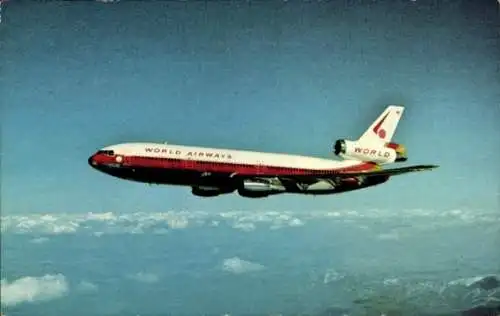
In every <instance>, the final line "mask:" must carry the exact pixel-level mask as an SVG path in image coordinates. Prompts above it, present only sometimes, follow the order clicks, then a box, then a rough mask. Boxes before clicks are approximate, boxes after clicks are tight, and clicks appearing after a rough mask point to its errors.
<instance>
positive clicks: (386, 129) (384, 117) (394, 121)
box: [358, 105, 404, 145]
mask: <svg viewBox="0 0 500 316" xmlns="http://www.w3.org/2000/svg"><path fill="white" fill-rule="evenodd" d="M403 111H404V107H403V106H398V105H389V106H388V107H387V108H386V109H385V110H384V112H382V114H380V116H379V117H378V118H377V119H376V120H375V121H374V122H373V123H372V125H371V126H370V127H369V128H368V129H367V130H366V131H365V132H364V133H363V135H361V137H360V138H359V139H358V142H361V143H365V144H371V145H378V144H385V143H388V142H390V141H391V139H392V136H393V135H394V132H395V131H396V128H397V126H398V123H399V119H400V118H401V116H402V115H403Z"/></svg>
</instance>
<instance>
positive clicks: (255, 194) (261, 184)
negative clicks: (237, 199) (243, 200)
mask: <svg viewBox="0 0 500 316" xmlns="http://www.w3.org/2000/svg"><path fill="white" fill-rule="evenodd" d="M283 191H285V188H284V187H283V186H282V185H281V184H278V183H270V182H268V181H267V180H262V181H258V180H245V181H243V183H242V185H241V187H240V188H239V189H238V193H239V194H240V195H241V196H244V197H249V198H259V197H266V196H269V195H271V194H276V193H279V192H283Z"/></svg>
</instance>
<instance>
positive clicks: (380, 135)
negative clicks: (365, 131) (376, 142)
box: [373, 112, 389, 139]
mask: <svg viewBox="0 0 500 316" xmlns="http://www.w3.org/2000/svg"><path fill="white" fill-rule="evenodd" d="M388 115H389V112H387V114H386V115H385V116H384V117H383V118H382V119H381V120H380V122H378V123H377V125H375V127H374V128H373V131H374V132H375V134H377V135H378V137H380V138H382V139H383V138H385V134H386V132H385V129H381V130H379V129H380V127H381V126H382V124H383V123H384V121H385V119H386V118H387V116H388Z"/></svg>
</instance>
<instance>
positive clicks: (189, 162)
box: [88, 105, 438, 198]
mask: <svg viewBox="0 0 500 316" xmlns="http://www.w3.org/2000/svg"><path fill="white" fill-rule="evenodd" d="M403 111H404V107H403V106H398V105H389V106H387V107H386V109H385V110H384V111H383V112H382V114H380V116H379V117H378V118H377V119H376V120H375V121H374V122H373V123H372V125H371V126H370V127H369V128H368V129H367V130H366V131H365V132H364V133H363V134H362V135H361V136H360V137H359V138H358V139H357V140H355V141H352V140H347V139H338V140H336V141H335V143H334V145H333V148H332V151H333V153H334V154H335V156H337V157H340V158H341V159H342V160H333V159H324V158H316V157H308V156H299V155H290V154H283V153H266V152H256V151H248V150H231V149H221V148H206V147H191V146H182V145H175V144H169V143H146V142H144V143H122V144H117V145H112V146H108V147H104V148H102V149H100V150H98V151H97V152H96V153H94V154H93V155H92V156H90V157H89V158H88V163H89V164H90V166H92V167H93V168H95V169H97V170H98V171H101V172H103V173H106V174H109V175H111V176H114V177H117V178H121V179H126V180H131V181H136V182H143V183H148V184H164V185H179V186H188V187H191V193H192V194H193V195H196V196H200V197H215V196H219V195H223V194H230V193H234V192H237V193H238V194H239V195H240V196H242V197H247V198H263V197H269V196H273V195H279V194H284V193H293V194H306V195H326V194H337V193H341V192H348V191H353V190H358V189H363V188H367V187H372V186H375V185H378V184H382V183H385V182H387V181H388V180H389V178H390V177H392V176H396V175H402V174H406V173H410V172H418V171H425V170H431V169H434V168H437V167H438V166H437V165H413V166H408V167H400V168H393V169H383V168H382V166H383V165H386V164H390V163H400V162H404V161H406V160H407V159H408V157H407V151H406V148H405V146H403V145H401V144H398V143H394V142H391V139H392V137H393V135H394V132H395V131H396V127H397V125H398V122H399V120H400V118H401V116H402V114H403Z"/></svg>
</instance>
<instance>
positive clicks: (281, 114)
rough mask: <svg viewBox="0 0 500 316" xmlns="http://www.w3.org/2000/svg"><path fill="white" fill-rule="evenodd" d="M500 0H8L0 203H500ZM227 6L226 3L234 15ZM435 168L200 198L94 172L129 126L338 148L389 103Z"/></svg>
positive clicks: (135, 206) (186, 139)
mask: <svg viewBox="0 0 500 316" xmlns="http://www.w3.org/2000/svg"><path fill="white" fill-rule="evenodd" d="M494 5H495V4H494V2H493V1H489V4H487V2H486V1H479V2H474V3H472V2H471V3H470V4H468V3H467V2H466V1H443V2H440V5H439V6H437V5H432V4H431V1H417V2H411V1H399V2H394V1H377V2H368V1H359V2H357V4H354V2H353V3H352V4H351V5H350V6H347V5H343V4H338V3H337V4H334V3H324V2H323V3H316V2H314V3H306V2H302V3H290V2H272V3H268V4H264V3H257V2H255V3H251V4H248V3H246V2H245V3H243V2H242V3H239V4H236V3H229V2H227V3H226V2H224V3H222V2H221V3H211V4H206V3H202V2H196V3H173V2H163V3H161V2H152V3H138V2H128V3H127V2H122V3H118V4H114V5H106V4H100V3H87V2H78V3H71V4H70V3H67V2H64V3H62V2H61V3H57V2H53V3H39V4H35V3H30V2H24V3H16V2H15V1H11V2H9V3H8V4H7V5H6V6H4V12H3V20H2V24H1V25H0V40H1V41H2V55H3V58H2V72H1V80H2V84H1V86H2V93H1V104H2V115H1V118H2V119H1V123H2V124H1V128H2V133H1V137H2V138H1V149H2V162H1V163H2V166H1V181H2V186H1V195H2V198H1V204H2V205H1V206H2V211H3V212H5V213H31V212H89V211H93V212H99V211H119V212H121V211H123V212H128V211H163V210H177V209H193V210H194V209H198V210H199V209H203V210H220V209H224V210H225V209H240V210H246V209H248V210H251V209H289V210H294V209H297V210H298V209H307V208H310V209H337V208H354V209H364V208H392V209H394V210H395V211H396V210H398V209H401V208H435V209H443V208H446V209H449V208H463V207H466V208H483V209H484V208H486V209H498V189H499V187H498V174H500V170H499V169H500V168H499V166H498V160H499V159H498V158H499V147H498V141H497V138H498V135H499V127H498V121H499V119H500V108H499V100H500V78H499V74H498V67H499V64H498V55H499V44H498V39H497V37H496V34H495V27H496V28H498V26H499V25H498V16H497V12H496V10H495V8H494V7H493V6H494ZM228 12H230V14H228ZM391 103H393V104H404V105H406V107H407V108H406V111H405V114H404V117H403V119H402V121H401V122H400V125H399V127H398V130H397V132H396V135H395V138H394V140H395V141H397V142H400V143H403V144H405V145H406V147H407V149H408V151H409V158H410V159H409V161H408V163H407V164H421V163H432V164H439V165H440V166H441V167H440V168H439V169H437V170H435V171H433V172H429V173H421V174H413V175H408V176H400V177H396V178H394V179H392V180H391V181H390V182H388V183H386V184H385V185H382V186H379V187H376V188H372V189H368V190H361V191H358V192H353V193H348V194H342V195H334V196H327V197H325V196H323V197H303V196H290V195H286V196H281V197H273V198H269V199H260V200H247V199H243V198H240V197H238V196H237V195H230V196H224V197H220V198H215V199H200V198H197V197H193V196H191V193H190V190H189V188H176V187H167V186H162V187H156V186H152V187H149V186H147V185H144V184H138V183H134V182H127V181H121V180H117V179H115V178H112V177H109V176H106V175H103V174H101V173H98V172H96V171H95V170H92V169H91V168H90V167H89V166H88V165H87V158H88V156H89V155H90V154H92V153H93V152H94V151H96V150H97V149H99V148H101V147H104V146H106V145H110V144H114V143H120V142H130V141H158V142H162V141H169V142H172V143H177V144H185V145H195V146H210V147H228V148H236V149H249V150H258V151H271V152H285V153H293V154H305V155H313V156H319V157H330V158H332V159H336V158H334V157H333V154H332V153H331V146H332V143H333V142H334V141H335V140H336V139H337V138H357V137H358V136H359V135H360V134H361V133H362V132H363V131H364V130H365V129H366V128H367V127H368V126H369V124H370V123H371V122H372V121H373V120H374V119H375V118H376V117H377V116H378V114H379V113H380V112H381V111H382V110H383V109H384V108H385V106H386V105H387V104H391Z"/></svg>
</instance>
